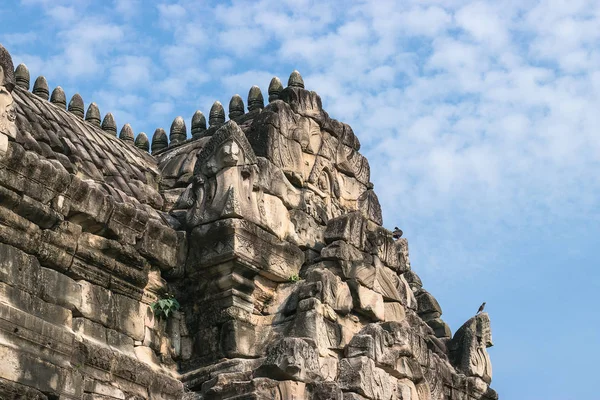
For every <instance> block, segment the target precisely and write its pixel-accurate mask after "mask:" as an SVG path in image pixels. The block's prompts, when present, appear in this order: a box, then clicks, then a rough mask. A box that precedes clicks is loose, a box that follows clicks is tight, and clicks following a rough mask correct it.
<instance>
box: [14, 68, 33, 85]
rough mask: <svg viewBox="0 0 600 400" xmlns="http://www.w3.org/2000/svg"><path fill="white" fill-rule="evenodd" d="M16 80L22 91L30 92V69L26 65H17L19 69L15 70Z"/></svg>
mask: <svg viewBox="0 0 600 400" xmlns="http://www.w3.org/2000/svg"><path fill="white" fill-rule="evenodd" d="M15 80H16V84H17V86H19V87H20V88H22V89H25V90H29V82H30V76H29V68H27V66H26V65H25V64H19V65H17V69H16V70H15Z"/></svg>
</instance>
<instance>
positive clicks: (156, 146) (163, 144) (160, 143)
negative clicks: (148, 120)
mask: <svg viewBox="0 0 600 400" xmlns="http://www.w3.org/2000/svg"><path fill="white" fill-rule="evenodd" d="M167 147H169V139H168V138H167V132H165V130H164V129H163V128H158V129H156V130H155V131H154V135H152V154H154V153H156V152H157V151H160V150H163V149H166V148H167Z"/></svg>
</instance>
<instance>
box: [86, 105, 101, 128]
mask: <svg viewBox="0 0 600 400" xmlns="http://www.w3.org/2000/svg"><path fill="white" fill-rule="evenodd" d="M85 120H86V121H87V122H89V123H90V124H92V125H94V126H97V127H98V128H100V109H98V105H97V104H96V103H91V104H90V106H89V107H88V109H87V112H86V113H85Z"/></svg>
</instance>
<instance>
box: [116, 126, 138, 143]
mask: <svg viewBox="0 0 600 400" xmlns="http://www.w3.org/2000/svg"><path fill="white" fill-rule="evenodd" d="M133 137H134V133H133V128H132V127H131V125H129V124H125V125H123V127H122V128H121V132H119V139H121V140H122V141H124V142H127V143H130V144H134V143H133Z"/></svg>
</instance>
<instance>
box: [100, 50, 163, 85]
mask: <svg viewBox="0 0 600 400" xmlns="http://www.w3.org/2000/svg"><path fill="white" fill-rule="evenodd" d="M151 66H152V60H151V59H150V58H149V57H138V56H124V57H123V58H121V59H120V60H119V63H118V64H117V65H115V66H114V67H112V68H111V71H110V78H109V80H110V83H111V84H112V85H113V86H115V87H117V88H135V87H138V86H144V85H148V83H149V82H150V81H151V72H150V69H151Z"/></svg>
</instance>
